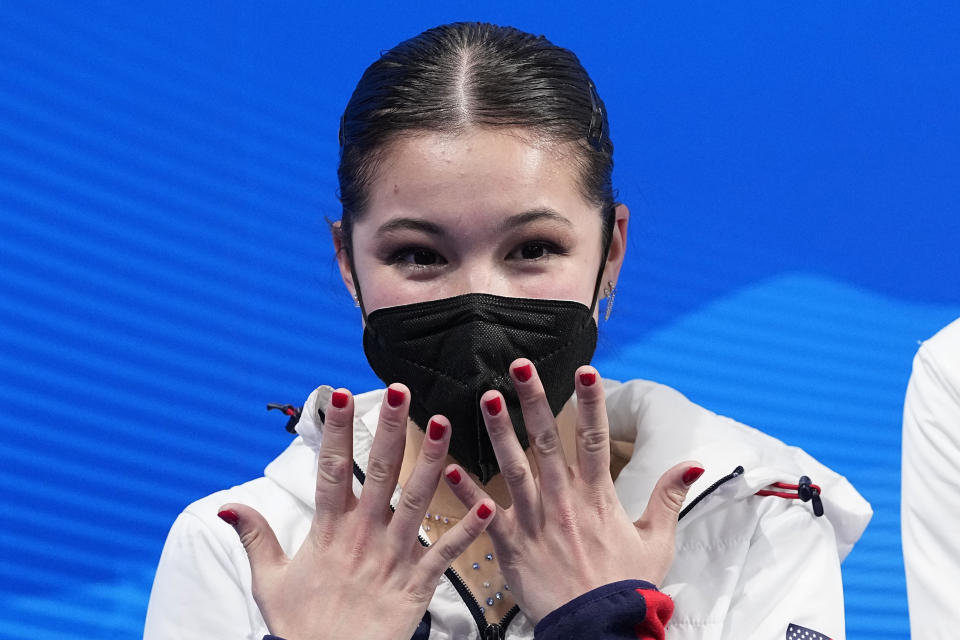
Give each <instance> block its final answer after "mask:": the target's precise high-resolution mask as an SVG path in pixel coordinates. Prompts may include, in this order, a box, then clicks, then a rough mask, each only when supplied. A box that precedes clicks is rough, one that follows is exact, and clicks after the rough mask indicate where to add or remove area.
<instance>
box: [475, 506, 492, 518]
mask: <svg viewBox="0 0 960 640" xmlns="http://www.w3.org/2000/svg"><path fill="white" fill-rule="evenodd" d="M491 513H493V509H491V508H490V507H488V506H487V505H485V504H482V505H480V508H479V509H477V515H478V516H480V519H481V520H486V519H487V518H489V517H490V514H491Z"/></svg>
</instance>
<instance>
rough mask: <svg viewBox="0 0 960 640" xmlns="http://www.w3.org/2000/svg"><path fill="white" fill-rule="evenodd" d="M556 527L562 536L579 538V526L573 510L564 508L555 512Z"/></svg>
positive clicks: (567, 507)
mask: <svg viewBox="0 0 960 640" xmlns="http://www.w3.org/2000/svg"><path fill="white" fill-rule="evenodd" d="M556 518H557V526H558V527H559V528H560V531H562V532H563V533H564V534H566V535H568V536H571V537H572V538H574V539H576V538H579V531H580V526H579V522H578V518H577V512H576V510H575V509H573V508H571V507H569V506H564V507H560V508H559V509H557V510H556Z"/></svg>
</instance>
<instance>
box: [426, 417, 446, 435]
mask: <svg viewBox="0 0 960 640" xmlns="http://www.w3.org/2000/svg"><path fill="white" fill-rule="evenodd" d="M446 430H447V425H445V424H443V423H442V422H437V421H436V420H431V421H430V429H429V431H430V439H431V440H439V439H441V438H442V437H443V432H444V431H446Z"/></svg>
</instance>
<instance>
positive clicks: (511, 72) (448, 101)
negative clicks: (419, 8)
mask: <svg viewBox="0 0 960 640" xmlns="http://www.w3.org/2000/svg"><path fill="white" fill-rule="evenodd" d="M471 126H482V127H512V128H519V129H525V130H527V131H529V132H530V133H531V134H532V135H533V136H535V137H536V138H537V139H540V140H544V141H547V142H552V143H566V142H572V143H574V144H575V145H576V146H575V147H574V148H575V152H574V153H573V154H572V155H573V157H572V160H573V161H574V162H575V163H576V166H577V170H578V173H579V178H580V185H579V186H580V189H581V192H582V194H583V196H584V197H585V198H586V199H587V200H588V201H589V202H592V203H594V204H596V205H597V206H598V207H601V209H602V211H603V212H604V215H603V225H604V234H603V235H604V239H605V242H606V239H607V238H608V236H609V233H610V227H611V225H612V219H611V215H610V214H611V213H612V209H613V186H612V179H611V174H612V172H613V142H612V141H611V140H610V135H609V125H608V123H607V114H606V109H605V108H604V106H603V102H602V101H601V100H600V96H599V95H598V94H597V91H596V89H595V88H594V84H593V82H592V81H591V80H590V76H589V75H588V74H587V72H586V70H585V69H584V68H583V66H582V65H581V64H580V61H579V60H578V59H577V56H576V55H574V53H573V52H572V51H570V50H568V49H564V48H563V47H558V46H556V45H554V44H553V43H551V42H550V41H549V40H547V39H546V38H545V37H544V36H534V35H532V34H529V33H526V32H523V31H520V30H519V29H515V28H513V27H501V26H497V25H493V24H488V23H480V22H458V23H453V24H447V25H442V26H439V27H435V28H433V29H429V30H427V31H424V32H423V33H421V34H420V35H418V36H416V37H413V38H411V39H409V40H406V41H404V42H401V43H400V44H398V45H397V46H395V47H393V48H392V49H390V50H389V51H386V52H383V53H382V54H381V56H380V58H379V59H378V60H376V61H375V62H374V63H373V64H371V65H370V66H369V67H368V68H367V70H366V71H365V72H364V74H363V76H362V77H361V78H360V82H359V83H357V88H356V89H355V90H354V92H353V95H352V96H351V97H350V102H349V103H347V107H346V110H345V111H344V113H343V118H342V120H341V122H340V166H339V168H338V170H337V175H338V178H339V181H340V202H341V204H342V206H343V218H342V220H341V223H340V224H341V228H340V232H341V234H342V238H343V241H344V242H343V246H344V248H345V249H346V250H347V251H350V250H351V247H352V237H351V236H352V229H353V222H354V220H355V219H356V218H357V217H359V216H361V215H363V212H364V210H365V207H366V205H367V198H368V192H369V186H370V184H371V182H372V180H373V179H374V178H375V176H376V170H377V167H378V164H379V162H380V160H381V159H382V157H383V155H384V153H385V151H386V150H387V148H388V145H389V144H390V143H391V142H393V141H394V140H396V139H398V138H400V137H402V136H404V135H415V134H416V133H417V132H422V131H434V132H447V133H452V134H456V133H459V132H461V131H463V130H465V129H466V128H468V127H471Z"/></svg>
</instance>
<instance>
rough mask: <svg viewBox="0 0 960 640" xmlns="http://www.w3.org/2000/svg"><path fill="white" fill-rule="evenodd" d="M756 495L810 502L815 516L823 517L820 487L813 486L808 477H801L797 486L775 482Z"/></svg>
mask: <svg viewBox="0 0 960 640" xmlns="http://www.w3.org/2000/svg"><path fill="white" fill-rule="evenodd" d="M778 489H785V491H778ZM756 495H758V496H776V497H778V498H785V499H787V500H800V501H801V502H810V503H812V505H813V515H815V516H817V517H818V518H819V517H820V516H822V515H823V501H822V500H820V487H819V486H818V485H815V484H813V483H812V482H811V481H810V478H808V477H807V476H800V481H799V483H797V484H788V483H786V482H774V483H773V484H771V485H768V488H767V489H761V490H760V491H757V493H756Z"/></svg>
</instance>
